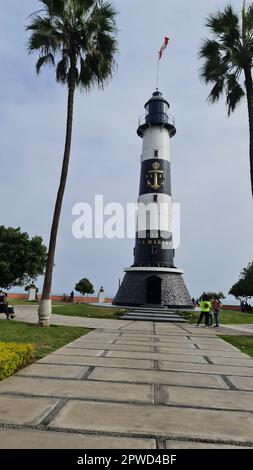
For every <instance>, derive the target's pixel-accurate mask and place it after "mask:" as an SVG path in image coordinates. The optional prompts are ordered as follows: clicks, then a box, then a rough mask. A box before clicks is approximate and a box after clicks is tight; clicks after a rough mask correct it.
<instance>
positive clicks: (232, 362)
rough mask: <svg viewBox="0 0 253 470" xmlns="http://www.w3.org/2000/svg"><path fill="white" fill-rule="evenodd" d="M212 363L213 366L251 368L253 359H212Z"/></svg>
mask: <svg viewBox="0 0 253 470" xmlns="http://www.w3.org/2000/svg"><path fill="white" fill-rule="evenodd" d="M211 360H212V362H213V363H214V364H222V365H226V366H246V367H253V359H252V358H251V357H249V358H248V359H238V358H236V357H233V358H231V357H212V358H211Z"/></svg>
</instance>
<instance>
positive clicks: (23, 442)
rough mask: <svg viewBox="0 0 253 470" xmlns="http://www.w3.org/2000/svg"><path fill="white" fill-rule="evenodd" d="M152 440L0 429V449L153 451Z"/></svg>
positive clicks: (154, 444)
mask: <svg viewBox="0 0 253 470" xmlns="http://www.w3.org/2000/svg"><path fill="white" fill-rule="evenodd" d="M155 448H156V442H155V440H154V439H131V438H124V437H106V436H87V435H86V436H85V435H83V434H67V433H59V432H45V431H27V430H22V431H20V430H19V431H17V430H15V429H0V449H60V450H61V449H155Z"/></svg>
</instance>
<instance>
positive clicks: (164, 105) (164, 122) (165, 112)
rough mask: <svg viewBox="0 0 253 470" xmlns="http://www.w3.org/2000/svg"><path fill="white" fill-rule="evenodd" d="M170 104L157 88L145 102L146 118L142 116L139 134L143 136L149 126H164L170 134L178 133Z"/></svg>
mask: <svg viewBox="0 0 253 470" xmlns="http://www.w3.org/2000/svg"><path fill="white" fill-rule="evenodd" d="M169 108H170V104H169V103H168V101H167V100H166V99H165V98H164V97H163V95H162V93H161V92H160V91H158V90H156V91H155V92H154V93H153V95H152V97H151V98H150V99H149V100H148V101H147V103H146V104H145V110H146V114H145V117H144V118H140V121H139V128H138V131H137V133H138V135H139V136H140V137H143V132H144V130H145V129H146V128H147V127H149V126H163V127H167V128H168V129H169V131H170V136H171V137H172V136H174V135H175V134H176V128H175V121H174V119H173V117H172V116H170V115H169Z"/></svg>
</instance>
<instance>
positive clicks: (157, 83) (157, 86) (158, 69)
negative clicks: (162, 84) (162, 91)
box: [156, 52, 160, 91]
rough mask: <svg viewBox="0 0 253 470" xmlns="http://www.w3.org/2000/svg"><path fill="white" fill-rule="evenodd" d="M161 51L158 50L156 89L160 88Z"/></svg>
mask: <svg viewBox="0 0 253 470" xmlns="http://www.w3.org/2000/svg"><path fill="white" fill-rule="evenodd" d="M159 71H160V52H158V61H157V77H156V90H157V91H158V90H159Z"/></svg>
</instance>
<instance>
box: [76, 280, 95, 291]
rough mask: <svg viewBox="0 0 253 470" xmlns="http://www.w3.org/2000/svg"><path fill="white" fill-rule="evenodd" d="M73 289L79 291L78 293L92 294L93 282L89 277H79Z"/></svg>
mask: <svg viewBox="0 0 253 470" xmlns="http://www.w3.org/2000/svg"><path fill="white" fill-rule="evenodd" d="M75 290H76V291H77V292H80V294H82V295H85V294H94V287H93V284H92V283H91V282H90V281H89V279H87V278H84V279H81V280H80V281H79V282H78V283H77V284H76V287H75Z"/></svg>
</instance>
